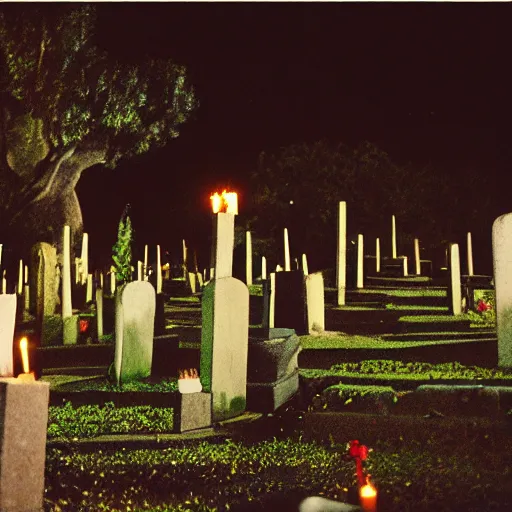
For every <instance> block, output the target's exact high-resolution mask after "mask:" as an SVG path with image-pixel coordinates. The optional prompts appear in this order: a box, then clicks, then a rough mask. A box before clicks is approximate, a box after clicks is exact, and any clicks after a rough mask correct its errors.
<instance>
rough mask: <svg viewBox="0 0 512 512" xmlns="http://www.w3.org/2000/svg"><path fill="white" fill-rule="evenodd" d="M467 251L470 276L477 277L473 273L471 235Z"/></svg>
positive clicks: (468, 239)
mask: <svg viewBox="0 0 512 512" xmlns="http://www.w3.org/2000/svg"><path fill="white" fill-rule="evenodd" d="M467 245H468V248H467V251H468V276H473V275H475V274H474V273H473V243H472V241H471V233H468V235H467Z"/></svg>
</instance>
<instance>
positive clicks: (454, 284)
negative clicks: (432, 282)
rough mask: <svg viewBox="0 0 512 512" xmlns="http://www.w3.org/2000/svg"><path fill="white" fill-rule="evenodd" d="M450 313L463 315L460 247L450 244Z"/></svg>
mask: <svg viewBox="0 0 512 512" xmlns="http://www.w3.org/2000/svg"><path fill="white" fill-rule="evenodd" d="M449 255H450V267H449V272H450V289H449V291H450V293H449V296H450V299H451V300H450V302H451V303H450V304H449V307H450V311H451V313H452V314H453V315H460V314H461V313H462V290H461V281H460V255H459V245H458V244H450V247H449Z"/></svg>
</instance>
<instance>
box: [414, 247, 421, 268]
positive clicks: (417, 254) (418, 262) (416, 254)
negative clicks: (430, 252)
mask: <svg viewBox="0 0 512 512" xmlns="http://www.w3.org/2000/svg"><path fill="white" fill-rule="evenodd" d="M414 262H415V264H416V275H417V276H419V275H421V260H420V241H419V239H418V238H415V239H414Z"/></svg>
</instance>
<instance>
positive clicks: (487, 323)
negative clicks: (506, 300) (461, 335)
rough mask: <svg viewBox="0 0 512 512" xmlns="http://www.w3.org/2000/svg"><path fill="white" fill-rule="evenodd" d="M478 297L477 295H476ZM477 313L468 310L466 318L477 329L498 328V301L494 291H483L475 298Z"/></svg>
mask: <svg viewBox="0 0 512 512" xmlns="http://www.w3.org/2000/svg"><path fill="white" fill-rule="evenodd" d="M475 295H476V294H475ZM475 299H476V300H475V302H476V304H475V311H473V310H468V312H467V313H466V316H467V317H468V318H469V320H470V321H471V325H472V326H473V325H474V326H475V327H489V328H495V327H496V299H495V292H494V290H481V293H480V297H475Z"/></svg>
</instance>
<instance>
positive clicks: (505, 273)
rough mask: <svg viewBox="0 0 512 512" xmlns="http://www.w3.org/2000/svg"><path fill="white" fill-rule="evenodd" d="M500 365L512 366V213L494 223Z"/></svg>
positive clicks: (493, 238) (493, 254) (493, 244)
mask: <svg viewBox="0 0 512 512" xmlns="http://www.w3.org/2000/svg"><path fill="white" fill-rule="evenodd" d="M492 257H493V268H494V286H495V293H496V330H497V334H498V366H500V367H505V368H512V213H506V214H505V215H501V216H500V217H498V218H497V219H496V220H495V221H494V223H493V226H492Z"/></svg>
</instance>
